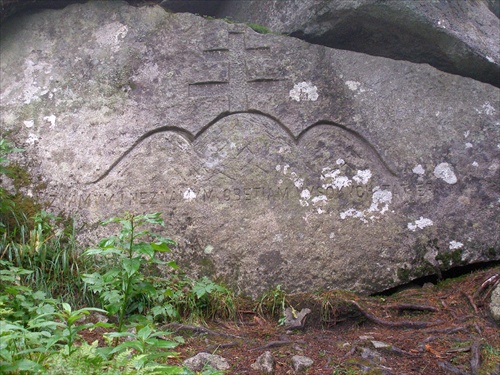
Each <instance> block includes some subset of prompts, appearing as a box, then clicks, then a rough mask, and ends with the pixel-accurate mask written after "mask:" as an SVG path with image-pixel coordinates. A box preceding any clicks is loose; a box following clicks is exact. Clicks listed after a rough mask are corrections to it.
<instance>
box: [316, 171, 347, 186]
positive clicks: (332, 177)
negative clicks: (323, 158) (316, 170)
mask: <svg viewBox="0 0 500 375" xmlns="http://www.w3.org/2000/svg"><path fill="white" fill-rule="evenodd" d="M341 173H342V172H341V170H340V169H335V170H333V169H331V168H328V167H327V168H323V171H322V173H321V177H320V179H321V180H322V181H325V182H324V183H323V185H322V186H323V189H325V190H326V189H328V188H330V187H331V188H333V189H337V190H341V189H342V188H344V187H348V186H350V185H351V183H352V181H351V180H350V179H349V177H347V176H342V175H341Z"/></svg>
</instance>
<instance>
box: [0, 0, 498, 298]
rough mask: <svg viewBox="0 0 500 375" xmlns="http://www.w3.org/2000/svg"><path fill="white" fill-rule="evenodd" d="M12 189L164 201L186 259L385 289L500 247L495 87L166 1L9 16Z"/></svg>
mask: <svg viewBox="0 0 500 375" xmlns="http://www.w3.org/2000/svg"><path fill="white" fill-rule="evenodd" d="M1 35H2V37H1V50H0V51H1V52H0V69H1V70H0V73H1V90H0V101H1V107H0V112H1V129H2V133H4V134H5V133H8V134H9V135H10V137H11V138H12V139H14V140H15V141H16V144H17V146H22V147H24V148H25V149H26V152H24V153H23V154H20V155H18V157H19V158H20V159H19V162H20V163H21V165H23V166H24V167H25V168H26V169H27V170H28V171H29V173H30V175H31V176H32V181H31V184H30V185H29V186H26V187H25V188H24V189H23V191H24V192H25V193H26V194H28V195H32V196H34V197H36V198H38V199H39V200H41V201H44V202H48V203H49V204H50V205H51V206H52V210H54V211H56V212H57V211H64V212H66V213H68V214H76V215H78V218H79V220H80V221H81V222H85V223H87V224H88V225H87V227H86V228H87V231H86V232H85V233H84V234H83V238H86V239H87V240H89V241H90V240H95V237H97V236H98V235H99V233H98V232H96V231H95V230H94V229H95V225H94V224H95V223H97V222H98V221H99V220H102V219H105V218H107V217H109V216H111V215H119V214H121V213H123V212H124V211H135V212H154V211H162V212H163V213H164V217H165V218H166V220H167V223H168V228H167V233H165V234H166V235H170V236H171V237H173V238H174V239H175V240H176V241H178V243H179V246H178V248H177V249H176V250H175V256H176V258H177V260H178V262H179V263H180V264H181V266H183V268H184V269H185V270H186V271H188V272H190V273H191V274H193V275H204V274H207V275H210V276H212V277H218V278H221V279H224V280H226V281H227V282H228V283H229V284H230V285H232V286H233V287H234V288H236V289H237V290H242V291H245V292H246V293H248V294H250V295H256V294H258V293H261V292H262V291H264V290H266V289H268V288H269V287H272V286H276V285H278V284H281V285H283V287H284V288H285V289H286V290H288V291H291V292H299V291H313V290H317V289H333V288H345V289H351V290H356V291H359V292H363V293H371V292H377V291H381V290H384V289H387V288H390V287H393V286H396V285H399V284H401V283H405V282H407V281H409V280H410V279H412V278H415V277H418V276H423V275H428V274H433V273H435V268H437V267H439V268H441V269H448V268H450V267H452V266H456V265H463V264H469V263H474V262H479V261H486V260H494V259H500V252H499V248H500V240H499V233H500V230H499V229H500V226H499V217H500V215H499V205H500V201H499V199H500V191H499V188H498V181H499V180H500V178H499V177H500V160H499V153H500V137H499V128H500V122H499V118H498V111H499V110H500V108H499V103H498V99H499V90H498V89H497V88H495V87H493V86H491V85H487V84H483V83H480V82H477V81H474V80H472V79H468V78H462V77H459V76H455V75H450V74H446V73H442V72H440V71H438V70H436V69H434V68H432V67H430V66H428V65H419V64H413V63H408V62H402V61H394V60H389V59H386V58H380V57H373V56H368V55H364V54H360V53H355V52H348V51H341V50H334V49H330V48H326V47H320V46H316V45H310V44H307V43H305V42H302V41H300V40H297V39H295V38H289V37H284V36H276V35H261V34H257V33H255V32H254V31H252V30H251V29H250V28H248V27H246V26H244V25H239V24H230V23H226V22H224V21H220V20H207V19H203V18H201V17H197V16H193V15H189V14H169V13H167V12H165V11H164V10H163V9H161V8H160V7H141V8H134V7H131V6H129V5H127V4H126V3H121V2H91V3H88V4H84V5H80V4H75V5H72V6H69V7H67V8H65V9H63V10H58V11H43V12H38V13H36V14H33V15H25V16H22V17H18V18H13V19H11V20H10V21H9V22H8V23H6V24H5V25H4V27H3V29H2V34H1Z"/></svg>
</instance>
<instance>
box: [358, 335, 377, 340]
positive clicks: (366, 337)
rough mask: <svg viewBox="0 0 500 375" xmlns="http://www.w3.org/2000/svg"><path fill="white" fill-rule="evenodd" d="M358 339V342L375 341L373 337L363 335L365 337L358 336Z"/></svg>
mask: <svg viewBox="0 0 500 375" xmlns="http://www.w3.org/2000/svg"><path fill="white" fill-rule="evenodd" d="M359 339H360V340H373V339H375V337H373V336H368V335H365V336H359Z"/></svg>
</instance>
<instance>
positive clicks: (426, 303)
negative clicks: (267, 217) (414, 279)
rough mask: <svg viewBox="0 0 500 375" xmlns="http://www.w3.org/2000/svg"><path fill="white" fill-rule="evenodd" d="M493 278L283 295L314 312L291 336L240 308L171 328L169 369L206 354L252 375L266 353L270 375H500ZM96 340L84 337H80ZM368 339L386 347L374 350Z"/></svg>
mask: <svg viewBox="0 0 500 375" xmlns="http://www.w3.org/2000/svg"><path fill="white" fill-rule="evenodd" d="M497 274H500V267H497V268H494V269H489V270H485V271H480V272H476V273H473V274H470V275H467V276H464V277H461V278H459V279H454V280H447V281H445V282H442V283H440V284H439V285H438V286H430V287H415V288H411V289H406V290H403V291H401V292H399V293H396V294H394V295H392V296H387V297H359V296H356V295H354V294H349V293H340V292H336V293H324V294H322V295H314V296H312V295H300V296H289V297H288V298H287V303H288V304H289V305H292V306H293V307H294V308H295V309H297V310H300V309H301V308H302V307H309V308H311V310H312V313H311V314H309V315H308V317H307V320H306V323H305V328H304V329H303V330H299V331H293V332H287V331H286V329H285V328H284V327H282V326H279V324H278V321H277V319H275V318H272V317H264V316H262V315H261V314H257V313H255V312H254V311H253V310H251V309H245V308H242V309H241V310H240V312H239V318H238V320H237V321H213V322H208V323H207V325H206V326H204V328H206V332H202V333H200V332H197V329H195V326H184V327H179V326H170V327H169V328H170V329H171V330H174V331H177V332H176V333H175V334H176V335H183V336H184V338H185V344H183V345H181V346H180V347H178V348H177V350H178V352H179V353H180V357H179V359H178V360H172V362H171V363H172V364H180V363H181V362H182V360H184V359H186V358H189V357H192V356H194V355H196V354H197V353H199V352H209V353H213V354H218V355H221V356H223V357H224V358H226V359H227V360H228V362H229V363H230V365H231V370H230V371H228V373H229V374H256V375H257V374H259V372H258V371H256V370H252V368H251V364H252V363H254V362H255V360H256V359H257V357H259V356H260V355H261V354H262V353H264V352H265V351H267V350H269V351H271V353H272V354H273V356H274V358H275V360H276V373H275V374H276V375H284V374H294V371H293V369H292V365H291V357H292V356H294V355H303V356H307V357H309V358H311V359H313V360H314V364H313V365H312V367H311V368H310V369H309V371H308V372H307V373H308V374H318V375H319V374H328V375H333V374H362V373H368V374H408V375H410V374H429V375H439V374H453V373H455V374H491V375H493V374H498V375H500V329H499V326H498V324H497V323H495V321H494V320H493V319H492V318H491V316H490V315H489V309H488V303H489V293H490V292H491V287H484V288H481V285H482V284H483V283H484V282H485V281H486V280H487V279H489V278H490V277H492V276H494V275H497ZM405 305H411V306H405ZM398 307H399V309H398ZM424 307H430V308H431V309H429V310H430V311H427V310H426V309H424ZM179 328H183V329H179ZM100 334H102V332H100V333H99V332H96V331H94V332H92V333H91V332H86V333H85V339H86V340H87V341H89V342H90V341H93V340H95V339H96V338H98V336H99V335H100ZM372 341H381V342H383V343H386V344H389V345H390V346H389V347H387V348H383V349H376V348H375V347H374V345H373V343H372ZM374 353H375V354H374ZM477 361H479V362H477ZM476 363H477V364H476Z"/></svg>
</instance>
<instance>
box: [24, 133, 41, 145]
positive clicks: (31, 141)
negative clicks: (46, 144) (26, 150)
mask: <svg viewBox="0 0 500 375" xmlns="http://www.w3.org/2000/svg"><path fill="white" fill-rule="evenodd" d="M35 142H38V136H37V135H36V134H33V133H29V134H28V138H27V139H26V143H27V144H29V145H34V144H35Z"/></svg>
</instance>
